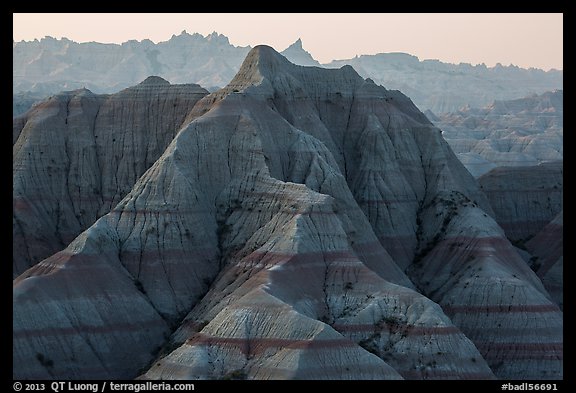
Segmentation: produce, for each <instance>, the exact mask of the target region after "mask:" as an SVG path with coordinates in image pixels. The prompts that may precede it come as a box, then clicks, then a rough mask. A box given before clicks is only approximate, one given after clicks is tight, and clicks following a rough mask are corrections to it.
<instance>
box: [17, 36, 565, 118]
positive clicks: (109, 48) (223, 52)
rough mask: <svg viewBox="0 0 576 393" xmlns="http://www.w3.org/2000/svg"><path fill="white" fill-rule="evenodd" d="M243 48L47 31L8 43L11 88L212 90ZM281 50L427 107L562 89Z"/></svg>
mask: <svg viewBox="0 0 576 393" xmlns="http://www.w3.org/2000/svg"><path fill="white" fill-rule="evenodd" d="M250 49H251V48H250V47H249V46H246V47H241V46H234V45H232V44H230V41H229V40H228V38H227V37H226V36H224V35H222V34H218V33H216V32H214V33H212V34H209V35H207V36H205V37H204V36H202V35H201V34H198V33H194V34H189V33H187V32H186V31H183V32H182V33H181V34H179V35H173V36H172V37H171V38H170V39H169V40H168V41H163V42H159V43H157V44H155V43H153V42H152V41H150V40H142V41H136V40H130V41H127V42H124V43H122V44H102V43H97V42H88V43H77V42H74V41H71V40H69V39H66V38H62V39H55V38H52V37H45V38H43V39H41V40H34V41H20V42H13V50H12V54H13V74H12V75H13V92H14V93H18V92H25V91H31V92H36V93H44V94H45V95H50V94H54V93H57V92H59V91H62V90H74V89H78V88H83V87H86V88H88V89H90V90H91V91H93V92H94V93H114V92H117V91H119V90H121V89H123V88H126V87H129V86H133V85H135V84H137V83H138V82H139V81H141V80H143V79H144V78H146V77H147V76H149V75H158V76H160V77H162V78H164V79H167V80H168V81H170V82H171V83H197V84H200V85H201V86H204V87H206V88H207V89H208V90H210V91H214V90H215V89H213V88H212V87H213V86H224V85H226V84H227V83H228V82H229V81H230V80H231V79H232V77H233V76H234V75H235V74H236V72H237V71H238V70H239V68H240V64H241V63H242V60H243V59H244V57H245V56H246V54H247V53H248V51H249V50H250ZM281 54H282V55H284V56H286V58H288V60H290V61H291V62H293V63H295V64H298V65H305V66H324V67H327V68H339V67H341V66H343V65H346V64H348V65H351V66H353V67H354V69H356V70H357V72H358V73H359V74H360V75H361V76H362V77H364V78H367V77H370V78H371V79H373V80H374V81H375V82H376V83H377V84H381V85H383V86H384V87H386V88H388V89H398V90H400V91H402V92H403V93H404V94H406V95H408V96H409V97H411V99H412V100H413V101H414V103H415V104H416V105H417V106H418V107H419V109H421V110H422V111H424V110H426V109H430V110H432V111H433V112H434V113H444V112H451V111H455V110H457V109H460V108H461V107H463V106H466V105H470V106H484V105H487V104H489V103H490V102H492V101H493V100H495V99H498V100H505V99H512V98H518V97H523V96H526V95H529V94H534V93H537V94H540V93H543V92H544V91H549V90H554V89H562V88H563V71H557V70H551V71H547V72H545V71H542V70H538V69H522V68H519V67H516V66H501V65H497V66H495V67H486V66H485V65H483V64H482V65H477V66H472V65H470V64H463V63H461V64H458V65H456V64H448V63H443V62H441V61H438V60H423V61H420V60H419V59H418V57H416V56H412V55H409V54H406V53H380V54H376V55H362V56H359V57H355V58H352V59H345V60H334V61H332V62H331V63H328V64H324V65H321V64H320V63H319V62H318V61H316V60H315V59H314V58H313V57H312V55H311V54H310V53H308V52H306V51H305V50H304V49H303V47H302V41H301V40H300V39H298V40H297V41H296V42H295V43H294V44H292V45H291V46H289V47H288V48H286V49H285V50H284V51H283V52H281Z"/></svg>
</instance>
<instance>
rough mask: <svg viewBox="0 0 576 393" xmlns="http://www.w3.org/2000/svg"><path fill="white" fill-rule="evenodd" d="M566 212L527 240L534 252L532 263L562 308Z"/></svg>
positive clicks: (527, 245)
mask: <svg viewBox="0 0 576 393" xmlns="http://www.w3.org/2000/svg"><path fill="white" fill-rule="evenodd" d="M563 217H564V212H563V211H561V212H560V213H558V214H557V215H556V217H554V219H553V220H552V221H550V223H548V225H546V226H545V227H544V228H542V230H541V231H540V232H538V233H537V234H536V236H534V237H533V238H532V239H530V240H529V241H528V242H526V248H527V249H528V251H530V252H531V253H532V258H531V259H530V264H531V267H532V269H533V270H534V271H535V272H536V274H538V277H540V278H541V279H542V283H543V284H544V287H546V289H547V290H548V293H550V295H551V296H552V299H554V301H555V302H556V303H558V305H559V306H560V308H562V307H563V304H564V296H563V290H564V281H563V270H564V269H563V268H564V218H563Z"/></svg>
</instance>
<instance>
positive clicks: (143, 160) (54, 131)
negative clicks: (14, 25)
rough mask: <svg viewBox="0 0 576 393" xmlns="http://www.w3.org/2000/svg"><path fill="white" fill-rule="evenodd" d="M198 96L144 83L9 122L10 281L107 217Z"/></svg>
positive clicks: (189, 89)
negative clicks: (11, 144)
mask: <svg viewBox="0 0 576 393" xmlns="http://www.w3.org/2000/svg"><path fill="white" fill-rule="evenodd" d="M206 94H208V92H207V91H206V90H204V89H203V88H201V87H199V86H198V85H170V83H168V82H167V81H165V80H163V79H161V78H158V77H150V78H148V79H146V80H145V81H143V82H142V83H141V84H139V85H137V86H135V87H132V88H129V89H126V90H123V91H121V92H119V93H117V94H113V95H109V96H108V95H94V94H92V93H91V92H90V91H88V90H76V91H71V92H65V93H61V94H58V95H56V96H53V97H51V98H50V99H48V100H46V101H44V102H42V103H41V104H39V105H37V106H36V107H35V108H34V109H32V110H31V111H30V112H28V113H26V114H25V115H23V116H21V117H17V118H15V119H14V122H13V139H14V147H13V163H14V179H13V220H12V222H13V244H14V253H13V273H14V276H17V275H19V274H20V273H22V272H23V271H24V270H26V269H28V268H29V267H31V266H32V265H34V264H35V263H37V262H39V261H41V260H42V259H44V258H46V257H48V256H50V255H52V254H53V253H55V252H56V251H59V250H61V249H63V248H65V247H66V245H68V244H69V243H70V242H71V241H72V240H73V239H74V238H75V237H76V236H77V235H79V234H80V233H81V232H82V231H83V230H85V229H86V228H88V227H89V226H90V225H92V224H93V223H94V222H95V221H96V219H97V218H98V217H101V216H102V215H104V214H106V213H107V212H109V211H110V209H111V208H112V207H114V206H115V205H116V204H117V203H118V202H119V201H120V200H121V199H122V198H123V197H124V196H125V195H126V194H127V193H128V192H129V191H130V189H131V188H132V186H133V185H134V183H135V182H136V180H137V179H138V178H139V177H140V176H141V175H142V174H143V173H144V171H145V170H146V169H148V168H149V167H150V166H151V165H152V164H153V163H154V162H155V161H156V159H157V158H158V157H160V155H161V154H162V153H163V152H164V150H165V148H166V147H167V146H168V144H169V143H170V142H171V141H172V138H173V137H174V135H175V134H176V131H177V130H178V129H179V128H180V126H181V125H182V121H183V120H184V118H185V116H186V115H187V114H188V112H189V111H190V109H191V108H192V107H193V106H194V104H195V103H196V102H197V101H198V100H199V99H200V98H202V97H203V96H205V95H206Z"/></svg>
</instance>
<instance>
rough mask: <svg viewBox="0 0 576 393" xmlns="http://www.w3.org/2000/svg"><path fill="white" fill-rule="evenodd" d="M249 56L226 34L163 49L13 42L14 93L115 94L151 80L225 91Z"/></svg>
mask: <svg viewBox="0 0 576 393" xmlns="http://www.w3.org/2000/svg"><path fill="white" fill-rule="evenodd" d="M249 50H250V47H236V46H234V45H231V44H230V42H229V41H228V38H227V37H225V36H223V35H221V34H217V33H212V34H209V35H207V36H206V37H204V36H202V35H200V34H198V33H194V34H188V33H187V32H186V31H183V32H182V33H181V34H179V35H173V36H172V37H171V38H170V39H169V40H168V41H163V42H159V43H158V44H155V43H153V42H152V41H150V40H142V41H136V40H130V41H127V42H124V43H122V44H120V45H118V44H103V43H98V42H85V43H78V42H74V41H71V40H69V39H66V38H62V39H61V40H58V39H55V38H52V37H45V38H43V39H41V40H34V41H20V42H14V43H13V47H12V54H13V77H12V79H13V92H14V93H18V92H23V91H32V92H37V93H43V94H46V95H48V94H53V93H57V92H59V91H62V90H73V89H79V88H88V89H90V90H91V91H94V92H96V93H112V92H116V91H118V90H120V89H123V88H126V87H128V86H132V85H134V84H136V83H138V82H139V81H141V80H143V79H144V78H146V77H147V76H148V75H158V76H161V77H162V78H165V79H167V80H169V81H171V82H173V83H190V82H194V83H198V84H200V85H202V86H224V85H225V84H227V83H228V82H229V81H230V79H232V78H233V77H234V74H235V73H236V72H237V71H238V68H239V66H240V64H241V63H242V59H243V58H244V57H245V56H246V53H248V51H249Z"/></svg>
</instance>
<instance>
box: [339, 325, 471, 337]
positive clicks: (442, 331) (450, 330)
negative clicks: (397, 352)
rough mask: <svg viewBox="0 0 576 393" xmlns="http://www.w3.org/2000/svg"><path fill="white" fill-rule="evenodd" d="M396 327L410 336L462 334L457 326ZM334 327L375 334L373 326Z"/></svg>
mask: <svg viewBox="0 0 576 393" xmlns="http://www.w3.org/2000/svg"><path fill="white" fill-rule="evenodd" d="M394 326H395V327H397V328H399V329H402V330H403V331H405V332H406V333H408V334H410V335H449V334H461V333H462V332H461V331H460V330H459V329H458V328H457V327H455V326H413V325H406V324H399V325H398V324H397V325H394ZM332 327H333V328H334V329H336V330H338V331H340V332H374V331H375V330H376V329H375V326H374V325H373V324H357V325H341V324H334V325H332Z"/></svg>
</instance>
